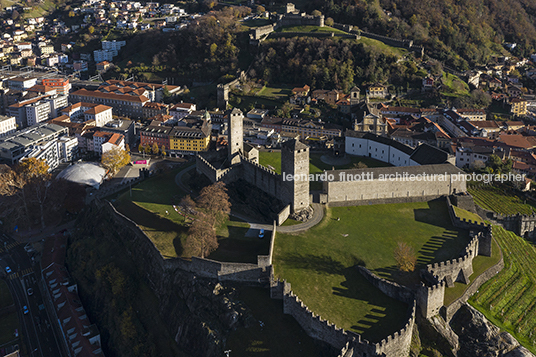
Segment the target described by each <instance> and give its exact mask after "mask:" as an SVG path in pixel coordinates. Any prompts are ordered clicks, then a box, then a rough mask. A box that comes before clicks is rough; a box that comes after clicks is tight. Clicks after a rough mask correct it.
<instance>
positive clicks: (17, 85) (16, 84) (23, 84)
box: [7, 77, 37, 91]
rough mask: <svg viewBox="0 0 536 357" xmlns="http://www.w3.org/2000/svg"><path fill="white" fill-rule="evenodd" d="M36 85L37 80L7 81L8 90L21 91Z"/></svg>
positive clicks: (18, 79) (13, 79)
mask: <svg viewBox="0 0 536 357" xmlns="http://www.w3.org/2000/svg"><path fill="white" fill-rule="evenodd" d="M36 84H37V78H24V77H15V78H10V79H8V82H7V85H8V87H9V89H12V90H18V91H22V90H24V89H29V88H32V87H33V86H35V85H36Z"/></svg>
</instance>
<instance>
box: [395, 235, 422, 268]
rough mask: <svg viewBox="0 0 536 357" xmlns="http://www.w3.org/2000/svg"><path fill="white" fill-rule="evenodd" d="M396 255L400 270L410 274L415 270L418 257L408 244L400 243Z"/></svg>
mask: <svg viewBox="0 0 536 357" xmlns="http://www.w3.org/2000/svg"><path fill="white" fill-rule="evenodd" d="M394 255H395V260H396V264H397V265H398V269H400V270H401V271H408V272H409V271H414V270H415V265H416V264H417V255H416V254H415V250H413V248H412V247H410V246H409V245H408V244H407V243H404V242H398V243H397V246H396V248H395V252H394Z"/></svg>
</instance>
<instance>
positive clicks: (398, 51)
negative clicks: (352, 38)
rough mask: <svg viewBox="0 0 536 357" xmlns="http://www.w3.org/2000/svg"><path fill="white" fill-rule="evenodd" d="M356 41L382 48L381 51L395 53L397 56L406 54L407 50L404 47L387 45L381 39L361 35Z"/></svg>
mask: <svg viewBox="0 0 536 357" xmlns="http://www.w3.org/2000/svg"><path fill="white" fill-rule="evenodd" d="M358 42H360V43H363V44H365V45H368V46H371V47H376V48H378V49H380V50H382V52H383V53H385V54H391V55H395V56H398V57H402V56H405V55H406V54H408V50H407V49H405V48H401V47H393V46H389V45H386V44H385V43H383V42H381V41H378V40H374V39H372V38H367V37H361V39H359V40H358Z"/></svg>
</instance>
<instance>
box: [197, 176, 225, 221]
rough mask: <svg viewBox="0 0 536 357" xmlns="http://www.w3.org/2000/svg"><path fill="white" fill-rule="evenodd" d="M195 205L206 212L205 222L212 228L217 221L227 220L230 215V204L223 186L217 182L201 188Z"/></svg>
mask: <svg viewBox="0 0 536 357" xmlns="http://www.w3.org/2000/svg"><path fill="white" fill-rule="evenodd" d="M197 205H198V207H200V208H203V209H205V210H206V212H207V220H208V221H209V222H211V223H212V226H213V227H214V226H215V224H216V222H217V221H218V220H220V219H222V220H223V219H227V218H228V216H229V213H231V202H230V201H229V195H228V194H227V188H225V184H224V183H223V182H221V181H218V182H215V183H213V184H212V185H210V186H206V187H203V189H202V190H201V192H200V194H199V197H198V198H197Z"/></svg>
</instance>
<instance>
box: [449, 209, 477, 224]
mask: <svg viewBox="0 0 536 357" xmlns="http://www.w3.org/2000/svg"><path fill="white" fill-rule="evenodd" d="M453 208H454V213H456V217H458V218H460V219H464V218H465V219H466V220H468V221H474V222H478V223H483V222H484V221H483V220H482V218H480V216H479V215H478V214H475V213H473V212H469V211H466V210H464V209H461V208H459V207H456V206H453Z"/></svg>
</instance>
